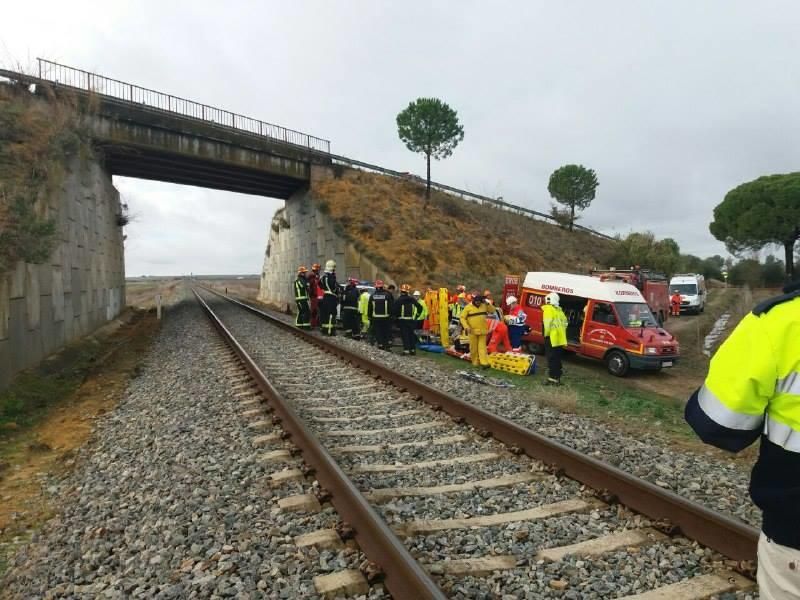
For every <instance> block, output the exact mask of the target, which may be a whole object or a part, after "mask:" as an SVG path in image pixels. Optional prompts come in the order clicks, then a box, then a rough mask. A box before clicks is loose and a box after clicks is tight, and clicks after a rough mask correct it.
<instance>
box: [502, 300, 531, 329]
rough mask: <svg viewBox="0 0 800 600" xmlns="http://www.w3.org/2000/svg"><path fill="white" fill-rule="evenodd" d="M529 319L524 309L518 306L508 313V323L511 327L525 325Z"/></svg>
mask: <svg viewBox="0 0 800 600" xmlns="http://www.w3.org/2000/svg"><path fill="white" fill-rule="evenodd" d="M527 318H528V315H527V313H526V312H525V311H524V310H523V309H522V307H521V306H520V305H519V304H517V305H516V306H515V307H514V308H511V309H510V310H509V311H508V316H507V317H506V323H508V324H509V325H525V320H526V319H527Z"/></svg>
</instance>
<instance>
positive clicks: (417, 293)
mask: <svg viewBox="0 0 800 600" xmlns="http://www.w3.org/2000/svg"><path fill="white" fill-rule="evenodd" d="M411 295H412V296H416V297H417V298H419V297H420V296H422V294H420V293H419V290H414V293H413V294H411Z"/></svg>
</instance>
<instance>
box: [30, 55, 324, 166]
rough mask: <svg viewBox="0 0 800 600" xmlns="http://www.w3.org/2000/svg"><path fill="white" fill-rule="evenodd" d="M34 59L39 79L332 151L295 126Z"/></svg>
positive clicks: (296, 144) (216, 124)
mask: <svg viewBox="0 0 800 600" xmlns="http://www.w3.org/2000/svg"><path fill="white" fill-rule="evenodd" d="M36 60H37V61H38V62H39V79H41V80H43V81H48V82H51V83H55V84H57V85H60V86H66V87H70V88H74V89H77V90H81V91H84V92H90V93H94V94H98V95H101V96H105V97H108V98H113V99H116V100H122V101H124V102H130V103H133V104H136V105H137V106H138V107H144V108H146V109H148V110H155V111H160V112H168V113H176V114H179V115H181V116H184V117H189V118H192V119H198V120H200V121H204V122H206V123H210V124H213V125H215V126H217V127H225V128H228V129H233V130H236V131H241V132H245V133H249V134H252V135H258V136H262V137H265V138H269V139H270V140H274V141H277V142H282V143H285V144H292V145H295V146H302V147H303V148H308V149H309V150H313V151H316V152H322V153H326V154H327V153H329V152H330V150H331V143H330V141H328V140H325V139H322V138H318V137H315V136H313V135H309V134H307V133H302V132H300V131H295V130H294V129H287V128H286V127H281V126H280V125H275V124H273V123H267V122H265V121H259V120H258V119H253V118H251V117H245V116H244V115H239V114H236V113H233V112H230V111H228V110H223V109H221V108H216V107H214V106H208V105H206V104H200V103H199V102H194V101H192V100H187V99H186V98H180V97H178V96H172V95H171V94H165V93H163V92H157V91H155V90H151V89H148V88H143V87H141V86H138V85H134V84H132V83H126V82H124V81H119V80H117V79H111V78H110V77H104V76H102V75H98V74H96V73H91V72H89V71H83V70H81V69H76V68H74V67H68V66H66V65H62V64H59V63H56V62H53V61H50V60H45V59H43V58H37V59H36Z"/></svg>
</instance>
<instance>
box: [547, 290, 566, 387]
mask: <svg viewBox="0 0 800 600" xmlns="http://www.w3.org/2000/svg"><path fill="white" fill-rule="evenodd" d="M560 304H561V298H560V297H559V295H558V294H556V293H555V292H550V293H549V294H547V296H545V297H544V306H542V328H543V333H544V347H545V351H546V353H547V383H548V384H549V385H559V384H561V373H562V368H561V358H562V354H563V352H564V348H565V347H566V346H567V324H568V321H567V316H566V315H565V314H564V311H563V310H561V306H560Z"/></svg>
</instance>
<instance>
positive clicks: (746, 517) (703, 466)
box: [333, 335, 761, 527]
mask: <svg viewBox="0 0 800 600" xmlns="http://www.w3.org/2000/svg"><path fill="white" fill-rule="evenodd" d="M333 340H334V341H335V342H336V343H337V344H340V345H342V346H344V347H346V348H348V349H350V350H355V351H357V352H359V353H361V354H362V355H364V356H367V357H368V358H371V359H373V360H376V361H377V362H380V363H382V364H385V365H387V366H389V367H391V368H392V369H394V370H396V371H399V372H401V373H405V374H406V375H410V376H411V377H414V378H415V379H418V380H420V381H422V382H424V383H427V384H428V385H431V386H433V387H435V388H437V389H440V390H442V391H445V392H448V393H450V394H453V395H454V396H457V397H459V398H462V399H465V400H468V401H469V402H472V403H473V404H475V405H477V406H479V407H481V408H483V409H486V410H489V411H491V412H493V413H495V414H498V415H502V416H503V417H506V418H507V419H510V420H512V421H514V422H516V423H519V424H520V425H523V426H525V427H528V428H530V429H532V430H534V431H536V432H537V433H540V434H542V435H545V436H547V437H549V438H551V439H553V440H556V441H559V442H561V443H563V444H565V445H567V446H570V447H571V448H574V449H575V450H578V451H580V452H583V453H585V454H588V455H591V456H594V457H596V458H599V459H601V460H603V461H605V462H607V463H609V464H612V465H614V466H616V467H619V468H620V469H622V470H623V471H626V472H628V473H631V474H633V475H636V476H637V477H641V478H642V479H645V480H647V481H650V482H652V483H655V484H656V485H658V486H661V487H663V488H665V489H669V490H671V491H673V492H675V493H677V494H679V495H681V496H684V497H686V498H689V499H690V500H693V501H695V502H699V503H701V504H704V505H705V506H708V507H709V508H711V509H713V510H717V511H719V512H721V513H724V514H728V515H731V516H735V517H738V518H740V519H742V520H743V521H745V522H746V523H749V524H751V525H753V526H755V527H760V526H761V511H760V510H759V509H758V507H756V506H755V505H754V504H753V503H752V501H751V500H750V494H749V492H748V486H749V482H750V468H751V465H746V464H742V463H737V464H733V463H725V462H722V461H720V460H718V459H717V458H715V457H713V456H708V455H707V456H704V455H702V454H697V453H693V452H689V451H683V450H675V449H674V448H671V447H670V446H669V442H668V441H666V440H660V439H659V438H658V437H657V435H653V432H651V431H642V435H641V437H633V436H631V435H630V434H627V433H622V432H620V431H619V430H615V429H614V428H613V427H611V426H609V425H606V424H604V423H601V422H599V421H597V420H593V419H590V418H588V417H584V416H580V415H574V414H570V413H563V412H559V411H557V410H555V409H552V408H550V407H547V406H544V405H542V404H540V403H538V402H537V401H536V398H535V397H534V396H533V395H532V394H531V393H530V392H523V391H520V390H515V389H500V388H494V387H490V386H486V385H480V384H477V383H472V382H469V381H466V380H464V379H463V378H461V377H458V376H457V375H454V374H453V373H452V372H450V371H447V370H445V369H442V368H440V367H439V366H438V365H436V364H434V363H432V362H431V361H428V360H425V359H424V357H423V356H416V357H407V356H402V355H398V354H394V353H389V352H385V351H381V350H377V349H376V348H374V347H372V346H369V345H368V344H366V343H364V342H360V341H355V340H351V339H347V338H345V337H344V336H342V335H339V336H337V337H335V338H333ZM465 366H466V365H465ZM536 377H541V376H540V375H537V376H536ZM508 379H510V380H512V381H513V377H508ZM541 393H542V394H546V393H547V391H546V390H545V389H543V390H542V392H541Z"/></svg>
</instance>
